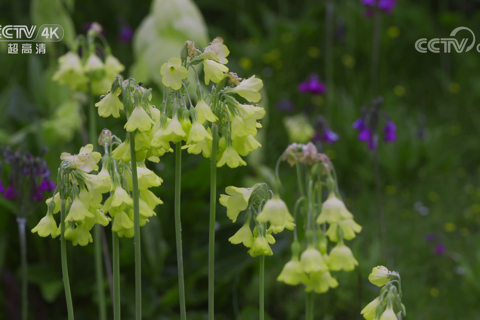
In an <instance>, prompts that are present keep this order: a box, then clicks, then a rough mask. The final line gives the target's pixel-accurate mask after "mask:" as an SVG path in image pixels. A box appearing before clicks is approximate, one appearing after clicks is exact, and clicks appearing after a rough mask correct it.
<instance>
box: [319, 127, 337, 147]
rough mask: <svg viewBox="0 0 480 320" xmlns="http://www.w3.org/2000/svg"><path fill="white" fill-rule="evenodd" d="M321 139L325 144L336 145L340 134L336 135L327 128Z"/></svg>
mask: <svg viewBox="0 0 480 320" xmlns="http://www.w3.org/2000/svg"><path fill="white" fill-rule="evenodd" d="M320 139H321V140H322V141H323V142H326V143H329V144H332V143H334V142H335V141H337V140H338V134H336V133H335V132H333V131H332V130H330V128H326V129H325V130H323V133H322V135H321V137H320Z"/></svg>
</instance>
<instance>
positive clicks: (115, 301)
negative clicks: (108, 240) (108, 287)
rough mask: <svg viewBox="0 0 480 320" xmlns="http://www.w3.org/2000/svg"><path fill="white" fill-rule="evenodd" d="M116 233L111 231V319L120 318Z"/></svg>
mask: <svg viewBox="0 0 480 320" xmlns="http://www.w3.org/2000/svg"><path fill="white" fill-rule="evenodd" d="M118 240H119V239H118V235H117V233H116V232H113V231H112V246H113V319H114V320H120V318H121V308H120V250H119V244H118V242H119V241H118Z"/></svg>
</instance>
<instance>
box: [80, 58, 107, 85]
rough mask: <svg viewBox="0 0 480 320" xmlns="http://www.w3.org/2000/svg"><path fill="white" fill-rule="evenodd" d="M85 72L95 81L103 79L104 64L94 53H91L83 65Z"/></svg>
mask: <svg viewBox="0 0 480 320" xmlns="http://www.w3.org/2000/svg"><path fill="white" fill-rule="evenodd" d="M85 72H86V73H88V74H90V75H91V76H92V77H93V78H96V79H99V78H101V77H103V75H104V73H105V69H104V64H103V62H102V60H101V59H100V58H99V57H98V56H97V55H96V54H95V53H91V54H90V56H89V57H88V59H87V62H86V63H85Z"/></svg>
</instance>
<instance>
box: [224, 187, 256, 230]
mask: <svg viewBox="0 0 480 320" xmlns="http://www.w3.org/2000/svg"><path fill="white" fill-rule="evenodd" d="M252 191H253V189H250V188H237V187H231V186H230V187H227V188H226V189H225V192H226V193H227V194H228V195H225V194H221V195H220V204H221V205H222V206H224V207H226V208H227V216H228V217H229V218H230V219H231V220H232V222H235V221H237V217H238V214H239V213H240V212H241V211H243V210H245V209H247V207H248V201H249V199H250V195H251V194H252Z"/></svg>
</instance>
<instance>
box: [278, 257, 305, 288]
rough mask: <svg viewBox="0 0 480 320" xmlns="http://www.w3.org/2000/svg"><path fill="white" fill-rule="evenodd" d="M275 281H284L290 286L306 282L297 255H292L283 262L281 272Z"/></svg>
mask: <svg viewBox="0 0 480 320" xmlns="http://www.w3.org/2000/svg"><path fill="white" fill-rule="evenodd" d="M277 281H280V282H284V283H286V284H288V285H291V286H296V285H298V284H300V283H307V282H308V278H307V276H306V275H305V272H303V267H302V264H301V262H300V261H299V260H298V257H296V256H293V257H292V259H291V260H290V261H289V262H287V264H285V266H284V267H283V269H282V272H281V273H280V275H279V276H278V278H277Z"/></svg>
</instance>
